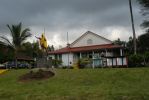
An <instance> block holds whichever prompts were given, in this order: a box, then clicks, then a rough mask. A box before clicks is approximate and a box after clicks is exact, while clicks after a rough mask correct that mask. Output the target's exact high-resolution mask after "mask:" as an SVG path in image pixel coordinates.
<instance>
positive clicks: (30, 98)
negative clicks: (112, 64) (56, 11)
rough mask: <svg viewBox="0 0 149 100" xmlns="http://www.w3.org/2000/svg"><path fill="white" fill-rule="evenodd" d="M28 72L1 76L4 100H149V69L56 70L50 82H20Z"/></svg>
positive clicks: (0, 94)
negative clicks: (21, 76)
mask: <svg viewBox="0 0 149 100" xmlns="http://www.w3.org/2000/svg"><path fill="white" fill-rule="evenodd" d="M28 71H29V70H27V69H20V70H9V71H7V72H6V73H4V74H3V75H0V99H1V100H149V68H132V69H131V68H124V69H123V68H119V69H116V68H114V69H110V68H109V69H108V68H107V69H79V70H77V69H76V70H73V69H56V75H55V76H54V77H52V78H49V79H47V80H42V81H32V82H27V83H22V82H19V81H18V77H19V76H20V75H22V74H24V73H26V72H28Z"/></svg>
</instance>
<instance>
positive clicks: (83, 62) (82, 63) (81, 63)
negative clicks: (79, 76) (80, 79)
mask: <svg viewBox="0 0 149 100" xmlns="http://www.w3.org/2000/svg"><path fill="white" fill-rule="evenodd" d="M90 63H91V59H89V58H82V59H79V60H78V62H77V65H78V67H79V68H84V67H87V65H89V64H90Z"/></svg>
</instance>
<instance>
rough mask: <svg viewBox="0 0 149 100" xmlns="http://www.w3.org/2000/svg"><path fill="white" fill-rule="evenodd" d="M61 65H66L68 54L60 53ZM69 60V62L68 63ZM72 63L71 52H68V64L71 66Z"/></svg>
mask: <svg viewBox="0 0 149 100" xmlns="http://www.w3.org/2000/svg"><path fill="white" fill-rule="evenodd" d="M62 62H63V63H62V65H63V66H68V54H62ZM70 62H71V64H70ZM72 64H73V54H72V53H70V54H69V65H70V66H71V65H72Z"/></svg>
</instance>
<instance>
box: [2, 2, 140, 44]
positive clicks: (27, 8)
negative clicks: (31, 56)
mask: <svg viewBox="0 0 149 100" xmlns="http://www.w3.org/2000/svg"><path fill="white" fill-rule="evenodd" d="M132 1H133V2H132V5H133V13H134V20H135V27H136V34H137V36H138V35H140V34H142V33H143V32H142V29H141V28H140V24H141V22H142V20H143V18H141V13H140V8H139V5H138V4H137V3H136V0H132ZM19 22H22V23H23V26H24V27H29V28H30V29H31V33H32V34H33V37H32V39H31V40H30V41H32V40H36V39H35V36H39V35H41V33H42V32H43V30H44V28H45V32H46V36H47V39H48V43H49V45H51V44H53V45H56V46H57V47H58V46H59V45H62V46H64V45H65V44H66V35H67V32H68V33H69V41H70V42H72V41H74V40H75V39H76V38H78V37H79V36H80V35H82V34H83V33H85V32H86V31H92V32H94V33H97V34H99V35H101V36H104V37H106V38H108V39H110V40H115V39H117V38H120V39H121V40H128V38H129V36H132V30H131V21H130V12H129V5H128V0H0V35H7V36H9V35H8V33H9V30H8V28H7V27H6V24H10V25H11V24H17V23H19Z"/></svg>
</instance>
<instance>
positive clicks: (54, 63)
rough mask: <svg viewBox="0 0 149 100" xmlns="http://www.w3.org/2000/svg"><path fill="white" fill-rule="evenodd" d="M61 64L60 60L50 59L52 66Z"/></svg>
mask: <svg viewBox="0 0 149 100" xmlns="http://www.w3.org/2000/svg"><path fill="white" fill-rule="evenodd" d="M61 64H62V61H61V60H56V59H52V65H53V66H55V67H58V66H59V65H61Z"/></svg>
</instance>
